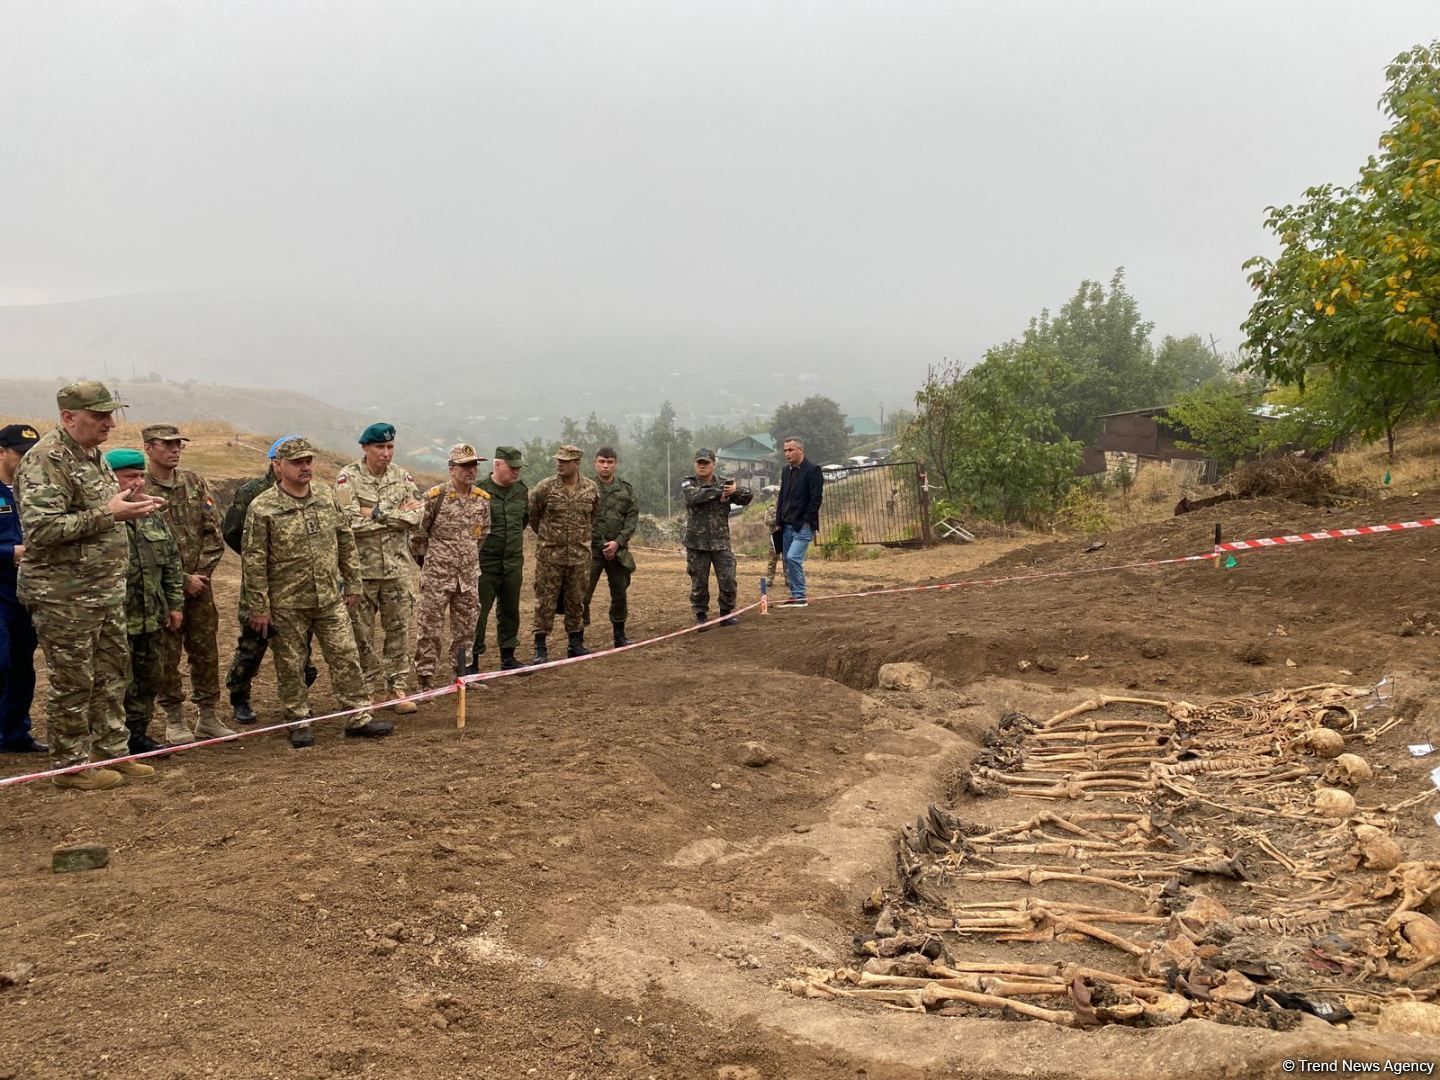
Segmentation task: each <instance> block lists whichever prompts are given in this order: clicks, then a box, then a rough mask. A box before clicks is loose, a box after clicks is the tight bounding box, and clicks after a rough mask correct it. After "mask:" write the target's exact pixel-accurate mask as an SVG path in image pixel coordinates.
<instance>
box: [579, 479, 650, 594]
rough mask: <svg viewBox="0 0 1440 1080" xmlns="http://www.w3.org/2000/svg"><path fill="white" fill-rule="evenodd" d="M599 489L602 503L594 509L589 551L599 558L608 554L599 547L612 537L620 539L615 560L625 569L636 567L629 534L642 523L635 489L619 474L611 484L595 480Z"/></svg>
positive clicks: (615, 539) (632, 534) (633, 533)
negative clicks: (601, 551)
mask: <svg viewBox="0 0 1440 1080" xmlns="http://www.w3.org/2000/svg"><path fill="white" fill-rule="evenodd" d="M595 486H596V487H597V488H598V489H599V490H600V504H599V506H597V507H596V510H595V526H594V531H593V532H592V533H591V539H590V552H591V555H592V556H593V557H594V558H595V559H598V560H602V561H603V560H604V558H605V556H604V555H602V554H601V553H600V549H601V548H603V547H604V546H605V545H606V544H608V543H609V542H610V541H611V540H614V541H616V542H618V543H619V545H620V550H619V551H617V552H616V553H615V561H616V562H618V563H619V564H620V565H621V566H623V567H625V569H626V570H631V571H633V570H634V569H635V556H633V555H631V554H630V538H631V537H632V536H634V535H635V527H636V526H637V525H639V524H640V504H639V503H637V502H636V501H635V489H634V488H632V487H631V486H630V482H629V481H628V480H621V479H619V478H618V477H617V478H616V479H614V480H612V481H610V483H608V484H602V483H601V482H600V481H598V480H597V481H596V482H595Z"/></svg>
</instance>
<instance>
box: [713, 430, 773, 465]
mask: <svg viewBox="0 0 1440 1080" xmlns="http://www.w3.org/2000/svg"><path fill="white" fill-rule="evenodd" d="M715 456H716V457H721V458H725V459H726V460H727V461H774V460H775V440H774V439H772V438H771V437H770V436H769V434H768V433H766V432H764V431H752V432H751V433H750V434H749V435H742V436H740V438H738V439H736V440H735V441H734V442H732V443H730V444H728V445H726V446H722V447H720V449H718V450H716V451H715Z"/></svg>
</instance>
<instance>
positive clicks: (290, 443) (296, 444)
mask: <svg viewBox="0 0 1440 1080" xmlns="http://www.w3.org/2000/svg"><path fill="white" fill-rule="evenodd" d="M314 456H315V447H313V446H311V445H310V440H309V439H307V438H305V436H303V435H294V436H292V437H291V438H288V439H286V440H285V441H284V442H282V443H281V444H280V445H279V446H277V447H276V448H275V457H276V458H277V459H279V460H280V461H294V460H296V459H297V458H305V457H314Z"/></svg>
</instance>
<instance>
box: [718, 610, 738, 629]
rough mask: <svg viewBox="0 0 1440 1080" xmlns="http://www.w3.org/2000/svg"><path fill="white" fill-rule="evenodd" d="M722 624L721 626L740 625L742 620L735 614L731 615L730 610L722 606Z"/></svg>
mask: <svg viewBox="0 0 1440 1080" xmlns="http://www.w3.org/2000/svg"><path fill="white" fill-rule="evenodd" d="M720 625H721V626H739V625H740V620H739V619H737V618H736V617H735V616H734V615H731V614H730V612H728V611H726V610H724V609H723V608H722V609H721V611H720Z"/></svg>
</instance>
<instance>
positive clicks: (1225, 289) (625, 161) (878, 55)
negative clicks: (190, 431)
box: [0, 0, 1436, 400]
mask: <svg viewBox="0 0 1440 1080" xmlns="http://www.w3.org/2000/svg"><path fill="white" fill-rule="evenodd" d="M1434 10H1435V9H1434V4H1433V0H1427V2H1423V3H1422V2H1419V0H1397V2H1392V3H1382V4H1378V5H1368V6H1367V5H1359V4H1354V3H1336V2H1330V0H1323V2H1320V0H1304V2H1292V0H1285V2H1275V0H1265V2H1263V3H1257V2H1255V0H1248V2H1228V0H1227V2H1216V0H1206V2H1205V3H1194V2H1183V3H1182V2H1171V0H1152V2H1149V3H1141V2H1139V0H1136V2H1134V3H1119V2H1113V0H1112V2H1095V0H1085V2H1083V3H1082V2H1079V0H1056V2H1049V3H1042V2H1029V3H1025V2H1016V3H1005V4H1000V3H993V4H991V3H986V4H980V3H966V2H962V0H952V2H949V3H921V2H906V3H893V2H892V3H881V2H875V3H857V2H844V0H825V2H805V3H800V2H785V0H779V2H773V0H772V2H766V3H750V2H736V0H727V2H724V3H720V2H715V3H704V4H701V3H684V2H672V3H659V2H655V3H633V2H616V0H606V2H603V3H594V2H585V3H581V2H572V3H566V4H554V3H536V2H516V3H480V2H440V0H412V2H410V3H406V4H400V3H395V2H389V0H386V2H380V0H343V2H338V0H337V2H333V3H315V2H303V0H248V2H245V3H237V2H234V0H183V2H176V3H172V4H161V3H150V2H138V0H65V2H61V3H57V2H54V0H5V2H4V3H3V4H0V131H3V133H4V146H3V149H0V195H3V198H0V303H10V304H15V303H28V302H35V301H43V300H51V299H64V298H77V297H84V296H92V295H99V294H109V293H124V292H132V291H143V290H154V289H174V288H198V287H204V288H213V287H221V288H225V287H254V286H263V287H266V288H276V289H280V290H285V291H291V290H293V291H301V292H303V291H304V290H307V289H317V290H327V291H332V292H334V291H338V292H341V293H346V294H353V295H356V296H362V295H381V294H383V295H386V296H388V297H391V298H393V297H396V296H400V297H404V298H406V304H407V305H409V307H408V308H407V310H409V311H411V312H413V317H414V318H415V319H417V320H424V319H427V318H429V317H432V316H433V317H434V318H436V319H440V318H445V317H448V316H447V314H446V313H451V312H454V311H456V310H469V309H474V310H483V311H486V312H491V313H500V314H502V315H503V316H504V317H506V318H511V319H513V320H514V321H515V325H516V326H522V325H523V326H531V327H536V328H541V329H542V330H543V329H544V328H547V327H548V328H551V329H554V330H556V331H557V332H563V333H565V334H580V333H583V334H586V335H592V336H593V335H603V336H606V337H608V338H609V339H611V340H612V341H618V342H620V343H621V344H623V343H624V341H625V339H626V335H627V334H635V335H636V336H637V340H654V336H655V335H656V334H657V333H672V334H680V335H683V334H686V333H691V332H693V333H697V334H702V335H704V337H705V338H706V340H709V341H714V340H722V341H723V340H724V339H725V338H726V337H727V336H733V337H734V338H737V339H744V340H746V341H749V342H757V341H759V342H774V343H775V347H776V349H777V350H778V351H779V352H780V353H781V354H785V355H788V354H790V353H793V354H795V355H798V356H807V357H809V365H810V366H816V365H821V366H823V363H824V359H823V358H824V356H825V355H826V354H827V351H834V352H835V353H836V355H840V354H843V355H846V356H850V357H854V356H862V355H863V356H870V357H874V358H876V359H883V360H884V361H885V362H886V363H887V364H889V365H891V368H890V369H889V371H890V373H891V374H893V375H894V376H895V377H896V378H899V379H900V380H901V381H902V382H903V383H906V384H907V385H911V386H913V384H914V383H915V382H917V381H918V378H919V376H920V375H921V374H922V373H923V371H924V368H925V365H926V364H928V363H932V362H934V361H937V360H939V359H940V358H942V357H945V356H949V357H956V358H960V359H962V360H966V361H971V360H974V359H977V358H978V356H979V355H980V353H981V351H982V350H983V349H984V348H985V347H986V346H988V345H991V344H994V343H997V342H1000V341H1002V340H1005V339H1008V338H1010V337H1013V336H1015V335H1017V334H1019V333H1020V332H1021V331H1022V330H1023V329H1024V326H1025V323H1026V320H1027V319H1028V318H1029V317H1030V316H1031V315H1033V314H1035V313H1037V312H1038V311H1039V309H1040V308H1042V307H1045V306H1048V307H1051V308H1055V307H1058V306H1059V305H1060V304H1061V303H1062V302H1063V301H1064V300H1065V299H1066V298H1067V297H1068V296H1070V295H1071V294H1072V293H1073V291H1074V290H1075V288H1076V286H1077V285H1078V283H1079V282H1080V280H1081V279H1082V278H1087V277H1089V278H1098V279H1101V280H1106V279H1108V278H1109V276H1110V273H1111V271H1112V269H1113V268H1114V267H1116V266H1120V265H1123V266H1125V267H1126V268H1127V270H1128V280H1129V285H1130V289H1131V291H1132V292H1133V293H1134V294H1135V296H1136V297H1137V298H1138V300H1139V303H1140V306H1141V310H1142V311H1143V312H1144V313H1145V314H1146V315H1147V317H1149V318H1151V319H1153V320H1154V321H1155V322H1156V324H1157V326H1156V330H1157V336H1158V334H1163V333H1173V334H1177V335H1179V334H1186V333H1191V332H1196V333H1200V334H1203V335H1209V334H1214V335H1215V337H1216V338H1217V339H1218V341H1219V344H1220V347H1221V348H1222V349H1233V348H1235V347H1236V346H1237V345H1238V344H1239V342H1240V335H1239V333H1238V330H1237V327H1238V324H1239V323H1240V321H1241V320H1242V319H1243V318H1244V316H1245V313H1246V310H1247V309H1248V306H1249V302H1250V291H1249V288H1248V286H1247V284H1246V282H1245V279H1244V274H1243V273H1242V271H1241V269H1240V263H1241V262H1242V261H1243V260H1244V259H1245V258H1246V257H1248V256H1250V255H1252V254H1255V253H1257V252H1261V251H1266V250H1268V246H1267V241H1266V238H1265V236H1264V234H1263V233H1262V231H1261V221H1262V218H1263V215H1264V208H1265V207H1266V206H1267V205H1269V204H1271V203H1277V202H1287V201H1292V200H1294V199H1296V198H1298V197H1299V196H1300V195H1301V193H1302V191H1303V189H1304V188H1305V187H1306V186H1308V185H1310V184H1315V183H1320V182H1325V181H1337V182H1349V181H1350V180H1351V179H1353V177H1354V175H1355V172H1356V169H1357V168H1358V167H1359V165H1360V164H1361V162H1362V161H1363V159H1364V157H1365V156H1366V155H1367V154H1369V153H1370V152H1372V151H1373V149H1374V147H1375V141H1376V138H1377V136H1378V134H1379V132H1380V130H1381V127H1382V124H1383V120H1382V117H1381V116H1380V114H1379V113H1378V112H1377V110H1376V108H1375V102H1376V100H1377V98H1378V97H1379V94H1380V92H1381V89H1382V87H1383V84H1384V75H1383V72H1384V67H1385V65H1386V63H1388V62H1389V60H1390V59H1391V58H1392V57H1393V56H1394V55H1395V54H1396V53H1398V52H1399V51H1401V50H1402V49H1404V48H1407V47H1409V46H1410V45H1412V44H1415V43H1417V42H1421V41H1427V40H1429V39H1430V38H1431V37H1433V36H1435V33H1436V31H1435V22H1434V20H1433V17H1432V18H1427V16H1433V14H1434ZM397 329H403V328H397ZM642 332H643V333H642ZM836 343H844V344H845V345H846V348H845V349H843V350H838V351H837V350H835V349H834V347H835V346H836ZM717 359H723V357H718V358H717ZM900 396H901V395H898V394H897V400H898V398H899V397H900Z"/></svg>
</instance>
